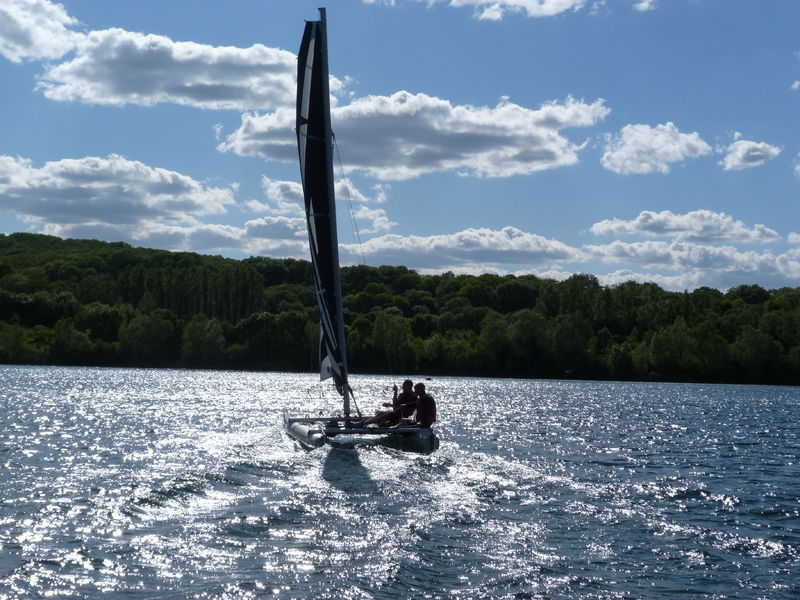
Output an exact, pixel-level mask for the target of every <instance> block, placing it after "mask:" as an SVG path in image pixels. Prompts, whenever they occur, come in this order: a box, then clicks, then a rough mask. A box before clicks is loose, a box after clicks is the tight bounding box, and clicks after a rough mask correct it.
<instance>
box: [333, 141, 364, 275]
mask: <svg viewBox="0 0 800 600" xmlns="http://www.w3.org/2000/svg"><path fill="white" fill-rule="evenodd" d="M331 137H332V138H333V149H334V152H335V153H336V160H337V161H338V162H339V177H340V178H341V180H342V183H343V184H344V193H345V196H347V207H348V208H349V209H350V219H351V220H352V221H353V229H354V230H355V232H356V239H357V240H358V249H359V251H360V252H361V262H362V263H363V265H364V266H365V267H366V266H367V259H366V258H365V257H364V244H362V243H361V233H360V232H359V231H358V223H356V214H355V211H353V200H352V198H351V197H350V185H349V180H348V179H347V178H346V177H345V175H344V167H343V166H342V155H341V153H340V152H339V144H337V143H336V134H334V133H333V132H331Z"/></svg>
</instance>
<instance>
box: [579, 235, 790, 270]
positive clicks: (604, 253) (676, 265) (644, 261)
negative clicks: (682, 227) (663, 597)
mask: <svg viewBox="0 0 800 600" xmlns="http://www.w3.org/2000/svg"><path fill="white" fill-rule="evenodd" d="M584 249H585V250H586V251H587V252H589V253H590V254H592V255H593V256H595V257H597V258H600V259H602V260H603V261H604V262H607V263H619V262H622V263H626V264H641V265H647V266H650V267H669V268H672V269H704V270H708V269H715V270H732V269H735V270H738V271H747V272H749V273H755V272H758V271H760V270H764V269H765V268H769V266H770V265H771V264H773V263H774V261H775V256H774V255H773V254H772V253H770V252H764V253H758V252H753V251H748V252H740V251H739V250H738V249H736V248H734V247H733V246H707V245H703V244H694V243H689V242H654V241H646V242H631V243H627V242H621V241H618V240H617V241H614V242H611V243H610V244H606V245H598V246H593V245H587V246H584Z"/></svg>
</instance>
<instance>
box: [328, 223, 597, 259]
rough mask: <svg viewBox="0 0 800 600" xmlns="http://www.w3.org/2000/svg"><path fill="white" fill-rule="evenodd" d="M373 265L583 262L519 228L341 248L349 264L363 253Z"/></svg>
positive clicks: (391, 238)
mask: <svg viewBox="0 0 800 600" xmlns="http://www.w3.org/2000/svg"><path fill="white" fill-rule="evenodd" d="M362 249H363V254H364V256H365V257H366V259H367V261H368V262H370V263H372V264H399V265H412V266H413V267H414V268H420V269H451V268H457V267H461V266H470V265H475V264H482V265H492V264H496V265H507V264H517V265H535V264H542V263H548V264H549V263H556V262H567V261H574V260H580V259H581V258H582V257H583V254H582V253H581V251H580V250H578V249H576V248H572V247H570V246H567V245H566V244H564V243H562V242H559V241H557V240H552V239H547V238H544V237H542V236H539V235H536V234H533V233H526V232H524V231H521V230H519V229H517V228H516V227H504V228H503V229H500V230H492V229H486V228H481V229H466V230H464V231H459V232H457V233H451V234H442V235H430V236H417V235H410V236H401V235H394V234H387V235H383V236H380V237H375V238H372V239H370V240H368V241H367V242H365V243H364V244H363V245H362V246H361V247H359V246H357V245H355V244H350V245H346V244H345V245H341V246H340V256H341V257H342V260H344V261H346V262H358V261H359V260H360V258H361V251H362Z"/></svg>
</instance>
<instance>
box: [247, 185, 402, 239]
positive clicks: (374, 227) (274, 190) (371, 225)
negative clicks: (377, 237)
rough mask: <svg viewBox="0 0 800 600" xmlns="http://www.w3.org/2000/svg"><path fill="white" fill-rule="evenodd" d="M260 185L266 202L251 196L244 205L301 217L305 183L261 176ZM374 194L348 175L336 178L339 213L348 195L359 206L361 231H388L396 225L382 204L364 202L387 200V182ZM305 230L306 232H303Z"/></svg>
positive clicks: (253, 209)
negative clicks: (357, 185) (362, 188)
mask: <svg viewBox="0 0 800 600" xmlns="http://www.w3.org/2000/svg"><path fill="white" fill-rule="evenodd" d="M261 186H262V188H263V189H264V195H265V197H266V202H260V201H258V200H248V201H246V202H244V207H245V209H247V210H249V211H251V212H261V213H267V214H277V215H295V216H300V217H302V216H303V215H304V212H305V209H304V208H303V186H302V185H301V184H300V183H297V182H295V181H281V180H277V179H270V178H269V177H266V176H264V177H262V178H261ZM373 189H374V190H375V196H374V198H370V197H368V196H367V195H366V194H364V193H362V192H361V191H360V190H359V189H358V188H356V187H355V185H353V182H352V181H350V180H349V179H347V178H345V179H337V180H336V181H335V182H334V193H335V194H336V198H337V201H338V203H339V206H340V209H339V212H340V213H344V211H345V210H347V208H344V206H346V205H345V201H346V200H347V199H348V198H349V200H350V201H351V202H354V203H356V204H357V205H358V206H357V208H354V209H353V211H352V213H353V214H352V216H353V218H355V219H356V222H357V226H358V228H359V231H360V232H361V233H365V234H366V233H380V232H384V231H388V230H389V229H391V228H392V227H393V226H395V225H397V223H395V222H394V221H390V220H389V217H388V216H387V214H386V211H385V210H384V209H382V208H373V207H369V206H365V204H369V203H381V202H385V201H386V192H387V189H388V186H385V185H376V186H374V188H373ZM299 222H300V225H301V227H302V230H303V232H305V221H304V219H303V218H301V219H300V220H299ZM304 234H305V233H304Z"/></svg>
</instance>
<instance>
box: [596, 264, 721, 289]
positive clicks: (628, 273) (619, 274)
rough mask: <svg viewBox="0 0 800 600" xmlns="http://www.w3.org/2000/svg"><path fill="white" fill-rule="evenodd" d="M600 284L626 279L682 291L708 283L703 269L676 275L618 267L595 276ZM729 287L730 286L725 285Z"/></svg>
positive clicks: (623, 281) (615, 282)
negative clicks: (616, 269)
mask: <svg viewBox="0 0 800 600" xmlns="http://www.w3.org/2000/svg"><path fill="white" fill-rule="evenodd" d="M597 279H598V281H599V282H600V283H601V284H602V285H609V286H610V285H617V284H620V283H626V282H628V281H636V282H639V283H655V284H656V285H658V286H659V287H662V288H664V289H666V290H674V291H683V290H693V289H696V288H699V287H702V286H704V285H709V283H710V282H709V279H708V275H707V273H705V272H704V271H698V270H695V271H689V272H684V273H680V274H678V275H664V274H663V273H640V272H637V271H632V270H630V269H620V270H618V271H613V272H611V273H606V274H604V275H599V276H598V277H597ZM727 287H730V286H727Z"/></svg>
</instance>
